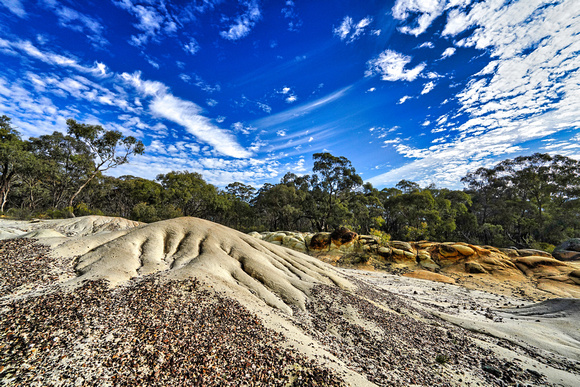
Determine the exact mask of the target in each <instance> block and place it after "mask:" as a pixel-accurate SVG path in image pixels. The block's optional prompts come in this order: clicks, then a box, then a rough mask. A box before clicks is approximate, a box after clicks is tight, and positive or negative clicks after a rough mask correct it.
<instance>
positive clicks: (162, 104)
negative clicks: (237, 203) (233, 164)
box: [121, 72, 252, 158]
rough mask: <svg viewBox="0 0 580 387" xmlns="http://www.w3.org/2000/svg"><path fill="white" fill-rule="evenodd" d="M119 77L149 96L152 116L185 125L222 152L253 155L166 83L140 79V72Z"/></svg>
mask: <svg viewBox="0 0 580 387" xmlns="http://www.w3.org/2000/svg"><path fill="white" fill-rule="evenodd" d="M121 78H122V79H124V80H125V81H126V82H127V83H129V84H131V85H133V86H134V87H135V88H136V89H137V90H138V91H139V92H140V93H141V94H142V95H143V96H144V97H146V98H151V102H150V104H149V108H150V110H151V112H152V113H153V114H154V115H155V116H157V117H161V118H165V119H167V120H169V121H172V122H174V123H176V124H178V125H180V126H182V127H184V128H185V129H186V130H187V131H188V132H189V133H191V134H192V135H194V136H195V137H196V138H197V139H198V140H199V141H201V142H203V143H205V144H208V145H210V146H211V147H212V148H214V149H215V150H216V151H217V152H218V153H220V154H222V155H225V156H230V157H235V158H246V157H250V156H251V155H252V153H251V152H249V151H248V150H246V149H244V148H243V147H242V146H241V145H240V144H239V143H238V141H237V139H236V137H235V136H234V135H233V134H232V133H231V132H230V131H228V130H225V129H222V128H219V127H218V126H216V125H214V124H213V123H212V122H211V120H210V119H209V118H207V117H205V116H204V115H203V114H202V112H203V109H202V108H201V107H199V106H198V105H197V104H195V103H193V102H191V101H187V100H183V99H181V98H178V97H176V96H174V95H173V94H171V92H170V91H169V87H167V86H166V85H164V84H163V83H161V82H157V81H148V80H143V79H141V73H139V72H136V73H133V74H128V73H123V74H121Z"/></svg>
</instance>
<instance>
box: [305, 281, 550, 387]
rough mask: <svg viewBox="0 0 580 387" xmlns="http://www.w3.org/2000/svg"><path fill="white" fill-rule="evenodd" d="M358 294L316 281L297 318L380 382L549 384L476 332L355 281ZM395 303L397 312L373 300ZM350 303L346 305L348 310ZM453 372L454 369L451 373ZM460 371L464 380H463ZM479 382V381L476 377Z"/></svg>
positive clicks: (335, 352)
mask: <svg viewBox="0 0 580 387" xmlns="http://www.w3.org/2000/svg"><path fill="white" fill-rule="evenodd" d="M357 286H358V288H359V290H358V292H357V293H356V294H353V293H349V292H346V291H344V290H342V289H340V288H337V287H331V286H326V285H320V286H317V287H316V288H315V289H314V291H313V295H312V297H310V302H309V303H308V304H307V313H304V312H302V313H301V312H300V311H299V310H295V311H294V312H295V313H294V315H295V316H296V317H295V319H296V323H297V324H298V325H300V326H301V327H302V328H303V329H304V330H305V331H307V332H309V333H310V335H312V336H314V337H315V338H316V339H317V340H318V341H320V342H322V343H323V344H325V345H326V346H328V347H329V348H330V352H331V353H332V354H333V355H335V356H337V357H338V358H339V359H341V360H343V361H344V362H346V363H347V364H349V365H350V368H351V369H353V370H355V371H357V372H359V373H362V374H364V375H365V376H366V377H367V379H369V380H370V381H372V382H373V383H375V384H377V385H381V386H408V385H427V386H435V385H436V386H450V385H457V384H458V383H460V384H461V385H466V386H469V385H480V384H479V383H480V382H481V381H484V382H485V384H484V385H497V386H503V385H518V384H520V385H526V384H527V383H531V384H533V385H545V380H544V377H543V376H542V375H540V374H538V373H534V372H533V371H531V372H530V371H529V370H525V369H522V368H521V367H520V366H518V365H517V364H516V363H513V362H512V363H510V362H504V361H500V360H498V359H497V358H496V357H495V356H494V355H493V353H492V351H490V350H484V349H482V348H480V347H479V346H477V345H476V344H475V341H474V340H473V338H474V337H475V336H476V335H474V334H472V333H471V332H469V331H466V330H464V329H461V328H457V327H455V326H452V325H450V324H447V323H445V322H444V321H442V320H440V319H438V318H435V317H433V316H432V315H430V314H428V313H426V312H424V311H422V310H419V309H416V308H413V307H411V306H409V305H407V304H406V303H405V302H404V299H403V298H401V297H398V296H396V295H394V294H392V293H389V292H383V291H381V292H377V291H375V290H374V289H372V288H371V287H370V286H368V285H366V284H364V283H362V282H360V281H357ZM369 300H374V301H377V302H380V304H382V305H389V307H390V308H392V310H391V311H388V310H385V309H383V308H380V307H378V306H377V305H376V304H374V303H372V302H370V301H369ZM345 306H348V307H345ZM451 374H454V376H453V377H452V376H451ZM462 375H465V377H463V378H462ZM472 380H477V381H479V382H472Z"/></svg>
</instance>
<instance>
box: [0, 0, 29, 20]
mask: <svg viewBox="0 0 580 387" xmlns="http://www.w3.org/2000/svg"><path fill="white" fill-rule="evenodd" d="M0 4H2V5H3V6H4V7H6V8H7V9H8V10H9V11H10V12H12V13H13V14H15V15H16V16H18V17H20V18H24V17H26V10H25V9H24V6H23V5H22V1H21V0H0Z"/></svg>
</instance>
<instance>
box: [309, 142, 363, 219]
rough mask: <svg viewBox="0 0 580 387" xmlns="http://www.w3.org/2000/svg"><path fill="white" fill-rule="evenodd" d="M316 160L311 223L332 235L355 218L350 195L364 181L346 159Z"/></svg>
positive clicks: (323, 157) (316, 156)
mask: <svg viewBox="0 0 580 387" xmlns="http://www.w3.org/2000/svg"><path fill="white" fill-rule="evenodd" d="M313 159H314V166H313V168H312V171H313V175H312V177H311V178H310V185H311V195H312V198H313V199H314V200H313V201H312V205H313V206H312V215H311V220H312V222H313V224H314V225H315V227H316V228H317V229H318V230H319V231H328V230H329V229H332V228H334V227H338V226H340V225H341V223H343V220H344V219H345V218H348V217H351V216H352V213H351V212H350V211H349V209H348V202H349V200H350V199H351V196H350V195H351V193H352V192H354V191H355V190H357V189H358V188H360V187H361V186H362V184H363V180H362V178H361V177H360V176H359V175H358V174H357V173H356V170H355V168H354V167H353V166H352V164H351V162H350V161H349V160H348V159H347V158H346V157H344V156H339V157H337V156H333V155H331V154H330V153H315V154H314V155H313Z"/></svg>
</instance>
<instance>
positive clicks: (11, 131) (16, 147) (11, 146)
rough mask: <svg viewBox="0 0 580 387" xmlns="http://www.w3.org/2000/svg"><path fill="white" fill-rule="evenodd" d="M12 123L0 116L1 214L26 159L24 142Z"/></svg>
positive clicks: (4, 116) (6, 117)
mask: <svg viewBox="0 0 580 387" xmlns="http://www.w3.org/2000/svg"><path fill="white" fill-rule="evenodd" d="M10 121H11V119H10V118H9V117H8V116H6V115H2V116H0V212H4V207H5V205H6V202H7V200H8V194H9V193H10V189H11V187H12V183H13V181H14V178H15V177H16V174H17V173H18V171H19V169H21V168H22V166H23V164H24V159H25V157H26V153H25V151H24V141H22V139H21V138H20V133H18V131H17V130H16V129H15V128H13V127H12V125H11V123H10Z"/></svg>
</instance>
